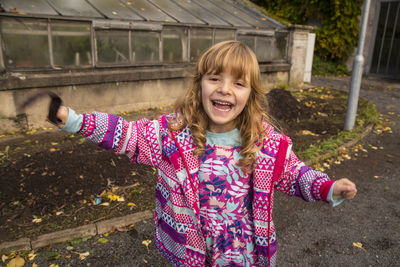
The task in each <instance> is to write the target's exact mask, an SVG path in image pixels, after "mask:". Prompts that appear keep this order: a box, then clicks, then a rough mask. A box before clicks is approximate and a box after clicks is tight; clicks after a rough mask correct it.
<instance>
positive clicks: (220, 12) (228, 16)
mask: <svg viewBox="0 0 400 267" xmlns="http://www.w3.org/2000/svg"><path fill="white" fill-rule="evenodd" d="M192 1H194V0H192ZM196 3H197V4H199V5H201V6H202V7H204V8H206V9H208V12H210V13H214V14H216V15H217V16H219V17H220V18H223V20H225V21H227V22H228V23H229V24H231V25H233V26H247V27H248V26H250V24H247V23H246V22H244V21H243V20H241V19H239V18H238V16H237V15H236V13H232V12H230V11H227V10H224V9H221V8H219V4H218V6H217V5H216V4H213V3H211V2H208V1H204V0H203V1H198V0H196Z"/></svg>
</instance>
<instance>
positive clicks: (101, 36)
mask: <svg viewBox="0 0 400 267" xmlns="http://www.w3.org/2000/svg"><path fill="white" fill-rule="evenodd" d="M96 45H97V62H98V63H100V64H127V63H129V35H128V31H117V30H110V31H96Z"/></svg>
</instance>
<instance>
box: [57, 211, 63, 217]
mask: <svg viewBox="0 0 400 267" xmlns="http://www.w3.org/2000/svg"><path fill="white" fill-rule="evenodd" d="M63 213H64V212H63V211H57V212H56V215H57V216H58V215H61V214H63Z"/></svg>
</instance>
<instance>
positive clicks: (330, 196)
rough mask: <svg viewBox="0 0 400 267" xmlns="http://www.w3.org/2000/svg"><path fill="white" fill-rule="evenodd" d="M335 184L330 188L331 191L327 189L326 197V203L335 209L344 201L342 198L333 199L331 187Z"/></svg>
mask: <svg viewBox="0 0 400 267" xmlns="http://www.w3.org/2000/svg"><path fill="white" fill-rule="evenodd" d="M335 184H336V182H334V183H333V184H332V186H331V189H329V193H328V196H327V197H326V201H328V202H329V203H330V204H331V205H332V207H336V206H337V205H339V204H341V203H342V202H343V201H344V198H343V197H341V198H338V199H333V198H332V195H333V187H334V186H335Z"/></svg>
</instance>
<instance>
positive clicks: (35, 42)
mask: <svg viewBox="0 0 400 267" xmlns="http://www.w3.org/2000/svg"><path fill="white" fill-rule="evenodd" d="M1 35H2V38H1V39H2V42H3V43H2V48H3V57H4V65H5V66H6V67H7V68H35V67H49V66H50V57H49V42H48V32H47V21H46V20H39V19H37V20H30V19H21V18H3V19H1Z"/></svg>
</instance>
